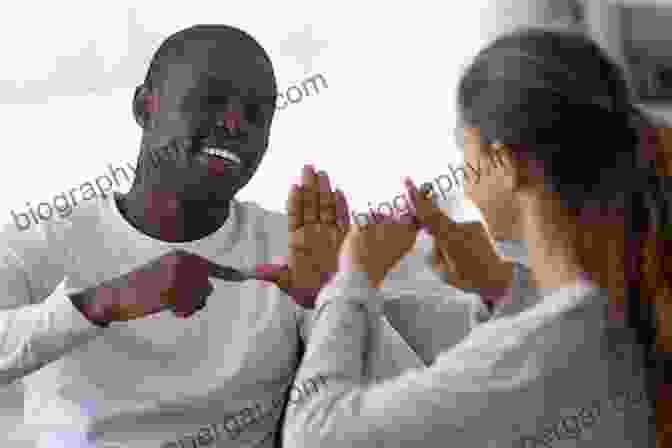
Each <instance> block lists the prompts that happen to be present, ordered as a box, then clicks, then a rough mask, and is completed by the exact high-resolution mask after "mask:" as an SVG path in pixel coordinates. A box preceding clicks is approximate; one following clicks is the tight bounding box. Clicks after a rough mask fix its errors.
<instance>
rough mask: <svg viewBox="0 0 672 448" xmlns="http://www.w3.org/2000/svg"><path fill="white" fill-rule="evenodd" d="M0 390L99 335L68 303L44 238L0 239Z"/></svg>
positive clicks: (59, 269)
mask: <svg viewBox="0 0 672 448" xmlns="http://www.w3.org/2000/svg"><path fill="white" fill-rule="evenodd" d="M0 237H1V238H0V386H1V385H7V384H10V383H12V382H14V381H16V380H18V379H20V378H22V377H23V376H25V375H28V374H29V373H31V372H34V371H36V370H38V369H40V368H41V367H42V366H44V365H45V364H48V363H50V362H52V361H54V360H56V359H58V358H60V357H62V356H63V355H64V354H66V353H69V352H70V351H72V350H73V349H74V348H76V347H77V346H79V345H81V344H82V343H85V342H87V341H88V340H91V339H92V338H94V337H96V336H97V335H99V334H100V333H101V331H104V329H103V328H101V327H98V326H96V325H94V324H93V323H91V322H89V321H88V320H87V319H86V318H85V317H84V316H83V315H82V314H81V313H80V312H79V311H78V310H77V308H76V307H75V306H74V305H73V304H72V302H71V301H70V299H69V297H68V294H69V293H70V292H71V291H68V290H66V289H65V276H64V274H63V271H62V262H63V260H60V261H61V263H58V262H54V256H57V253H56V251H54V250H52V249H53V248H51V249H50V248H49V244H47V238H45V237H44V234H41V233H40V232H37V231H34V230H32V229H31V235H20V238H15V239H11V241H9V240H8V237H12V234H11V233H10V232H7V231H6V230H5V231H4V232H3V233H2V234H1V235H0Z"/></svg>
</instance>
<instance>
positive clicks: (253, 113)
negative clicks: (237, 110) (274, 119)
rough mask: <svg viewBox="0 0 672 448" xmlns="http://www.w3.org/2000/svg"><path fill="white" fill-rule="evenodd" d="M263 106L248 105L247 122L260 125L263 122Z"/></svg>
mask: <svg viewBox="0 0 672 448" xmlns="http://www.w3.org/2000/svg"><path fill="white" fill-rule="evenodd" d="M262 118H263V117H262V113H261V105H259V104H246V105H245V120H246V121H247V122H249V123H255V124H260V122H261V120H262Z"/></svg>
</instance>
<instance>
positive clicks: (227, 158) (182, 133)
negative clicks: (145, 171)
mask: <svg viewBox="0 0 672 448" xmlns="http://www.w3.org/2000/svg"><path fill="white" fill-rule="evenodd" d="M183 54H184V56H181V57H179V58H176V59H177V60H176V61H175V62H173V63H171V64H170V65H169V66H168V67H167V69H166V70H165V73H167V74H166V75H165V76H164V78H163V79H162V81H161V82H160V83H158V85H157V86H156V91H155V92H152V93H153V96H154V97H155V98H156V99H155V100H153V104H152V108H153V109H154V113H153V115H152V117H151V119H150V123H149V125H148V127H147V130H146V132H145V136H144V142H145V143H146V147H149V148H151V149H152V151H151V154H150V157H151V158H152V162H154V163H152V164H151V165H152V168H153V169H154V170H158V171H159V172H158V173H156V174H153V175H152V177H155V176H159V177H160V178H161V184H162V185H171V186H174V188H176V190H174V191H175V193H176V195H177V196H178V197H181V198H183V199H193V200H200V199H207V198H213V199H228V198H231V197H233V195H235V193H236V192H237V191H238V190H240V189H241V188H242V187H244V186H245V185H246V184H247V183H248V182H249V180H250V179H251V178H252V176H253V175H254V173H255V171H256V170H257V168H258V166H259V163H260V162H261V159H262V158H263V156H264V154H265V152H266V148H267V146H268V139H269V134H270V127H271V121H272V118H273V113H274V110H275V98H276V95H277V93H276V92H277V89H276V85H275V81H274V77H273V74H272V68H271V66H270V63H269V62H268V61H267V60H266V59H265V58H264V56H263V54H262V53H261V51H260V50H259V48H258V47H256V46H254V45H253V44H252V43H251V42H247V41H244V40H239V39H231V38H230V39H222V38H221V36H220V38H219V40H218V41H215V40H213V39H212V38H210V39H209V40H206V39H204V40H201V41H193V40H191V41H190V42H189V43H188V44H187V45H186V46H185V50H184V52H183ZM144 150H145V151H147V149H146V148H145V149H144ZM222 156H224V157H222ZM231 159H233V160H231ZM156 162H158V163H156ZM166 177H167V179H164V178H166ZM166 181H167V182H166Z"/></svg>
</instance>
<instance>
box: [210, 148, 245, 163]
mask: <svg viewBox="0 0 672 448" xmlns="http://www.w3.org/2000/svg"><path fill="white" fill-rule="evenodd" d="M203 152H204V153H206V154H210V155H213V156H217V157H221V158H223V159H227V160H232V161H234V162H236V163H240V158H239V157H238V156H237V155H235V154H234V153H232V152H230V151H227V150H226V149H220V148H212V147H209V146H208V147H206V148H203Z"/></svg>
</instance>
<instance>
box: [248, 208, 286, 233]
mask: <svg viewBox="0 0 672 448" xmlns="http://www.w3.org/2000/svg"><path fill="white" fill-rule="evenodd" d="M238 205H239V207H238V209H239V210H240V220H241V222H242V223H243V224H244V225H251V226H253V227H255V228H264V229H266V230H268V231H271V232H274V233H275V231H278V230H281V231H282V233H287V215H285V214H284V213H282V212H279V211H276V210H270V209H268V208H265V207H262V206H261V205H260V204H259V203H257V202H255V201H238Z"/></svg>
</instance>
